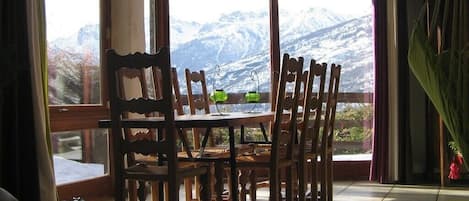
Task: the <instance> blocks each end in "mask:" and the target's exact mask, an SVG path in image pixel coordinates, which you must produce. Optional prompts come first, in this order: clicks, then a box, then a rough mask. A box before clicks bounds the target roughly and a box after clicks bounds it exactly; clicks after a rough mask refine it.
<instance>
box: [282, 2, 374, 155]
mask: <svg viewBox="0 0 469 201" xmlns="http://www.w3.org/2000/svg"><path fill="white" fill-rule="evenodd" d="M299 5H301V6H299ZM371 11H372V2H371V0H316V1H306V0H279V27H280V28H279V30H280V32H279V35H280V52H281V53H282V54H283V53H289V54H290V55H292V56H295V57H298V56H302V57H304V59H305V65H304V68H305V69H307V68H309V64H310V60H311V59H314V60H316V62H318V63H323V62H325V63H327V64H328V65H331V64H332V63H335V64H339V65H342V74H341V78H340V85H339V93H340V94H339V103H338V104H337V114H336V124H335V136H334V149H335V150H334V160H371V141H372V140H371V139H372V118H373V105H372V95H373V90H374V70H373V61H374V57H373V34H372V27H373V25H372V12H371ZM328 73H329V71H328ZM326 79H328V77H326ZM326 83H328V80H326ZM326 90H327V85H326Z"/></svg>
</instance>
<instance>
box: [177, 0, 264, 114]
mask: <svg viewBox="0 0 469 201" xmlns="http://www.w3.org/2000/svg"><path fill="white" fill-rule="evenodd" d="M169 6H170V14H171V16H170V34H171V36H170V38H171V41H170V42H171V44H170V45H171V62H172V65H173V66H174V67H176V68H177V71H178V79H179V83H180V87H181V92H182V94H186V86H185V85H186V84H185V83H186V82H185V76H184V69H185V68H189V69H191V70H192V71H198V70H205V75H206V79H207V88H208V91H209V93H210V92H211V91H213V90H214V89H223V90H224V91H225V92H227V93H228V94H229V95H231V94H232V93H240V94H239V95H240V96H238V97H240V98H239V101H238V102H239V103H245V100H244V93H246V92H248V91H258V90H260V92H264V93H269V92H270V53H269V48H270V46H269V41H270V40H269V38H270V37H269V30H270V28H269V26H270V25H269V1H268V0H256V1H252V0H237V1H232V0H202V1H192V0H170V5H169ZM207 8H210V9H207ZM201 10H203V12H200V11H201ZM252 74H253V75H254V76H251V75H252ZM243 105H244V106H246V105H247V106H246V107H245V108H244V107H242V106H240V105H233V106H226V108H223V109H224V110H230V111H236V110H249V109H250V108H251V107H252V106H250V105H248V104H243ZM212 109H213V110H212V111H215V110H216V109H215V108H212ZM257 109H260V110H262V109H263V110H269V109H270V106H269V105H268V104H259V106H258V107H257Z"/></svg>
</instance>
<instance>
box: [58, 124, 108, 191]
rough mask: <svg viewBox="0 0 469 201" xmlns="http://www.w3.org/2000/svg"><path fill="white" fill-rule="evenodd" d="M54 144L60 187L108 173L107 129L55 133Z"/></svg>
mask: <svg viewBox="0 0 469 201" xmlns="http://www.w3.org/2000/svg"><path fill="white" fill-rule="evenodd" d="M51 142H52V150H53V158H54V171H55V180H56V183H57V185H60V184H66V183H71V182H76V181H80V180H85V179H90V178H94V177H99V176H104V175H106V174H108V173H109V152H108V150H109V142H108V130H107V129H92V130H79V131H66V132H54V133H52V135H51Z"/></svg>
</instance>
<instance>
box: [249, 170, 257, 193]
mask: <svg viewBox="0 0 469 201" xmlns="http://www.w3.org/2000/svg"><path fill="white" fill-rule="evenodd" d="M256 176H257V175H256V170H255V169H254V170H251V173H250V174H249V183H250V184H251V185H250V186H249V197H250V198H251V201H256V199H257V194H256V193H257V181H256Z"/></svg>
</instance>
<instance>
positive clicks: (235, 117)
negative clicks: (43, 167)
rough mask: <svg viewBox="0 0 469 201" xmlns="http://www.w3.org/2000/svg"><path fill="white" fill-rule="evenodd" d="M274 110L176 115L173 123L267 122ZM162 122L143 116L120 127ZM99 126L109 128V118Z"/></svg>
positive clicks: (197, 125) (187, 125)
mask: <svg viewBox="0 0 469 201" xmlns="http://www.w3.org/2000/svg"><path fill="white" fill-rule="evenodd" d="M274 115H275V113H274V112H230V113H222V114H220V113H211V114H195V115H176V116H175V124H176V127H179V128H206V127H229V126H241V125H247V124H253V123H259V122H269V121H272V120H273V119H274ZM163 123H164V119H163V118H162V117H144V118H135V119H125V120H122V123H121V124H122V127H139V128H151V127H159V126H162V125H163ZM99 127H100V128H110V127H111V120H100V121H99Z"/></svg>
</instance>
